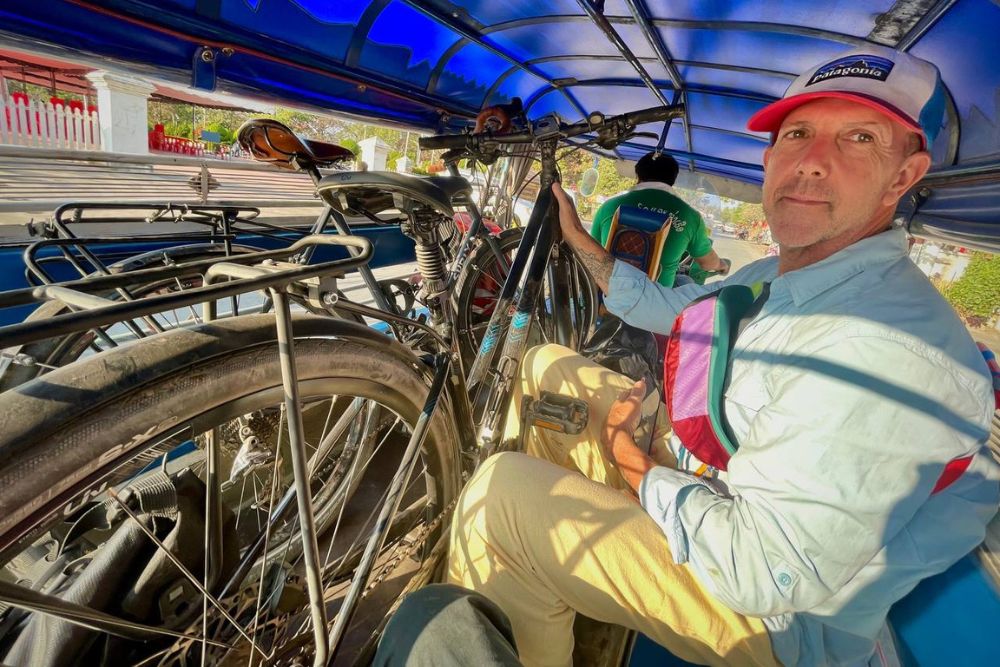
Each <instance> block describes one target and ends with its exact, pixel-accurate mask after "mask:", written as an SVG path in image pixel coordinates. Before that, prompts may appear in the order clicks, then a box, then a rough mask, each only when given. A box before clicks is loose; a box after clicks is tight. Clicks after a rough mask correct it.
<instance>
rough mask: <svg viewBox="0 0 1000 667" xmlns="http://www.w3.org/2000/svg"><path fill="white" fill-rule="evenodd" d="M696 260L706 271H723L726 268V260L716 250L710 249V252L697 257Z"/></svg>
mask: <svg viewBox="0 0 1000 667" xmlns="http://www.w3.org/2000/svg"><path fill="white" fill-rule="evenodd" d="M694 261H696V262H697V263H698V266H700V267H701V268H702V269H703V270H705V271H721V270H722V269H724V268H725V262H724V261H723V259H722V258H721V257H719V255H718V253H716V252H715V251H714V250H709V251H708V254H706V255H702V256H701V257H695V258H694Z"/></svg>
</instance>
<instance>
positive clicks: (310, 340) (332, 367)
mask: <svg viewBox="0 0 1000 667" xmlns="http://www.w3.org/2000/svg"><path fill="white" fill-rule="evenodd" d="M295 340H296V343H295V353H296V357H297V361H298V363H297V366H298V370H299V382H300V386H302V387H304V388H308V387H310V386H312V385H318V384H323V383H325V384H326V385H329V384H330V383H335V384H336V385H337V386H338V387H345V386H349V387H350V389H351V391H352V392H357V393H356V394H351V395H358V396H370V397H371V398H372V400H375V399H377V401H378V402H379V403H380V404H382V405H386V406H387V407H389V408H390V409H391V410H393V411H394V412H396V413H397V414H399V415H400V416H401V417H403V418H405V420H406V423H408V424H409V425H410V426H412V424H414V423H415V422H416V420H417V417H418V416H419V414H420V411H421V410H422V408H423V401H424V399H425V398H426V395H427V391H428V386H429V373H428V372H427V370H426V368H424V367H423V366H422V365H421V364H420V363H419V362H418V361H417V360H416V359H415V358H414V357H413V355H412V354H411V353H410V352H409V351H408V350H406V348H404V347H403V346H401V345H399V344H398V343H395V342H393V341H391V340H390V339H388V338H387V337H380V338H379V339H377V341H373V339H372V333H371V330H370V329H368V328H367V327H364V326H361V325H356V324H354V323H349V322H344V321H338V320H333V319H330V318H324V317H317V316H312V315H305V316H296V317H295ZM280 387H281V375H280V368H279V364H278V359H277V343H276V336H275V326H274V316H273V315H248V316H241V317H236V318H231V319H228V320H220V321H218V322H213V323H210V324H206V325H201V326H198V327H194V328H190V329H176V330H172V331H168V332H165V333H162V334H157V335H155V336H152V337H150V338H148V339H146V340H144V341H143V342H141V343H137V344H135V345H131V346H128V347H124V348H123V347H120V348H115V349H112V350H109V351H106V352H104V353H102V354H100V355H96V356H94V357H91V358H88V359H84V360H81V361H79V362H77V363H75V364H72V365H70V366H67V367H64V368H60V369H58V370H54V371H52V372H50V373H48V374H46V375H45V376H43V377H41V378H38V379H36V380H33V381H31V382H29V383H26V384H24V385H22V386H20V387H18V388H15V389H14V390H12V391H9V392H6V393H5V394H3V395H2V396H0V461H3V463H2V464H0V517H2V518H0V564H2V563H6V562H7V561H8V560H9V559H10V558H11V557H13V555H16V554H17V553H20V550H21V549H23V548H25V547H26V546H27V545H28V544H30V543H31V542H32V540H34V539H35V538H36V537H37V536H38V535H40V534H43V533H44V531H45V526H46V525H47V524H46V519H49V520H50V521H51V520H54V519H53V518H52V517H60V516H62V515H63V514H64V513H65V509H66V507H67V503H69V502H71V501H72V500H73V499H75V498H77V497H79V496H80V494H82V493H85V492H89V490H90V489H92V488H99V487H100V480H101V479H102V478H104V479H105V480H106V479H107V476H108V475H110V474H111V472H112V471H115V474H124V473H121V472H120V471H121V470H122V469H123V468H126V467H127V465H126V464H127V462H129V461H135V459H136V457H137V456H138V455H139V453H141V452H142V451H143V450H144V448H145V447H149V446H151V444H150V443H153V442H156V441H157V438H158V437H162V436H163V434H165V433H167V432H169V431H170V429H172V428H174V427H175V426H176V425H177V424H183V423H185V422H186V421H188V420H193V419H197V418H198V416H199V415H205V414H209V413H211V412H212V411H213V410H218V409H220V406H225V405H227V404H228V403H230V402H233V401H237V400H241V398H242V397H246V396H252V395H256V394H259V393H261V392H269V391H270V392H277V391H278V390H280ZM303 396H305V394H304V395H303ZM84 397H85V398H84ZM457 443H458V437H457V434H456V429H455V423H454V419H453V417H452V416H451V409H450V405H449V402H448V401H447V400H442V401H440V402H439V404H438V413H437V414H436V415H435V418H434V420H433V421H432V422H431V426H430V429H429V433H428V438H427V440H426V442H425V445H424V449H423V451H422V458H423V461H424V463H425V465H426V468H427V474H428V475H429V477H428V480H427V484H428V488H427V494H428V497H429V501H430V503H432V504H433V506H434V507H435V508H437V509H438V510H440V509H442V508H445V507H448V506H450V504H451V503H452V502H453V500H454V499H455V497H456V496H457V493H458V491H459V489H460V486H461V475H460V471H459V469H458V466H459V463H458V460H459V459H458V454H457V451H456V448H457ZM100 488H103V487H100Z"/></svg>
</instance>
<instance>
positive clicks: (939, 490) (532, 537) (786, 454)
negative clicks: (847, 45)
mask: <svg viewBox="0 0 1000 667" xmlns="http://www.w3.org/2000/svg"><path fill="white" fill-rule="evenodd" d="M943 95H944V93H943V90H942V86H941V82H940V78H939V75H938V72H937V70H936V68H935V67H934V66H933V65H931V64H930V63H928V62H925V61H923V60H920V59H917V58H915V57H913V56H911V55H908V54H904V53H897V52H895V51H893V50H890V49H887V48H883V47H879V46H875V45H871V44H868V45H865V46H864V47H862V48H861V49H860V50H855V51H852V52H849V53H846V54H843V55H841V56H838V57H837V58H835V59H832V60H830V61H828V62H824V63H820V64H819V65H817V66H816V67H813V68H811V69H809V70H808V71H806V72H804V73H803V74H802V75H801V76H800V77H798V78H797V79H796V80H795V81H794V82H793V83H792V84H791V86H790V87H789V89H788V91H787V92H786V93H785V96H784V98H783V99H781V100H779V101H777V102H775V103H773V104H771V105H770V106H768V107H766V108H764V109H763V110H761V111H760V112H758V113H757V114H756V115H754V116H753V118H751V119H750V122H749V128H750V129H751V130H753V131H763V132H770V133H771V136H772V143H771V145H770V146H769V147H768V148H767V149H766V150H765V151H764V165H765V176H764V184H763V205H764V211H765V214H766V216H767V221H768V224H769V225H770V228H771V229H772V232H773V235H774V238H775V240H776V241H777V242H778V244H779V245H780V248H781V254H780V256H779V257H768V258H764V259H761V260H758V261H756V262H754V263H752V264H750V265H748V266H746V267H744V268H743V269H741V270H740V271H738V272H736V273H735V274H734V275H732V276H730V277H729V278H728V279H727V280H725V281H724V282H723V283H722V285H724V286H729V285H733V286H738V285H758V286H759V287H760V289H759V290H758V291H756V292H755V294H757V296H756V297H755V301H754V303H755V304H757V306H758V312H756V314H754V315H752V316H750V315H748V316H747V318H746V319H745V320H744V321H743V322H742V323H741V325H742V326H741V327H740V329H739V332H738V335H737V336H736V339H735V343H734V345H733V348H732V350H731V351H730V352H729V356H728V358H727V361H726V364H725V365H720V366H717V367H714V368H711V367H709V365H708V364H707V363H705V364H703V365H702V366H701V368H700V369H699V368H698V367H697V364H694V365H692V359H694V360H697V358H696V357H692V358H691V359H688V358H676V359H673V360H672V361H673V364H674V366H675V368H674V371H675V372H676V373H677V374H681V375H683V378H682V379H683V380H686V381H688V383H689V384H690V385H691V386H692V387H694V388H695V389H697V388H698V387H699V385H698V383H699V382H700V381H702V380H703V379H704V377H705V376H714V377H715V378H716V379H719V378H722V379H724V380H725V382H724V384H723V385H722V386H723V391H722V392H721V394H720V399H719V401H720V402H721V405H719V406H718V407H719V413H720V414H721V415H722V417H721V421H720V423H718V424H708V425H707V426H705V430H706V432H708V433H711V434H713V435H715V436H717V437H718V438H726V437H727V438H728V439H729V440H731V443H733V449H734V451H733V452H731V453H723V454H724V455H723V456H722V457H721V458H720V459H718V460H716V463H717V465H709V464H708V463H707V462H705V461H702V460H699V459H698V458H697V457H696V456H694V455H693V453H692V447H693V446H694V441H695V440H698V438H695V437H694V436H692V435H690V430H688V431H686V433H688V435H686V436H685V437H686V438H687V439H686V440H683V441H682V440H681V438H680V437H679V436H678V433H679V432H680V430H681V429H680V427H681V420H682V418H683V419H686V418H687V416H688V415H686V414H681V412H682V410H679V409H677V404H676V403H675V404H674V405H675V409H674V413H673V414H671V417H672V418H673V420H674V424H673V430H674V432H673V433H672V434H671V435H670V437H669V438H668V437H666V434H665V432H663V431H662V430H661V431H660V432H654V433H653V436H654V437H653V439H652V443H651V446H650V445H649V444H648V441H647V439H646V438H645V437H642V438H637V437H636V436H635V428H636V424H637V422H638V420H639V418H640V414H641V413H642V412H643V411H644V409H646V408H647V407H648V406H643V405H642V404H641V397H642V396H644V395H645V389H644V387H642V386H641V384H637V385H633V384H632V383H631V382H630V381H629V380H626V379H625V378H623V377H622V376H619V375H617V374H615V373H613V372H611V371H609V370H607V369H604V368H600V367H597V366H595V365H594V364H592V363H589V362H587V361H586V360H584V359H582V358H581V357H579V356H578V355H576V354H574V353H573V352H571V351H570V350H568V349H565V348H561V347H557V346H552V345H548V346H544V347H541V348H535V349H533V350H532V351H530V352H529V353H528V354H527V355H526V358H525V360H524V364H523V369H522V370H523V377H522V379H521V383H520V387H519V390H518V391H516V392H515V396H514V398H513V401H512V406H518V405H520V402H521V398H522V396H523V395H525V394H530V395H532V396H536V397H537V396H538V394H539V392H540V391H541V390H542V389H548V390H550V391H556V392H559V393H562V394H570V395H574V396H578V397H582V398H584V399H585V400H587V401H588V403H589V406H590V422H589V424H588V426H587V428H586V429H585V430H584V431H583V433H581V434H580V435H577V436H567V435H561V434H558V433H556V432H554V431H546V430H540V429H538V428H532V429H530V431H529V432H528V433H527V434H526V435H527V437H526V443H527V445H526V447H527V454H521V453H502V454H498V455H495V456H493V457H491V458H490V459H488V460H487V461H486V462H485V463H484V465H483V466H481V467H480V469H479V470H478V471H477V473H476V474H475V476H474V477H473V479H472V480H471V481H470V483H469V484H468V485H467V487H466V488H465V490H464V492H463V494H462V496H461V497H460V500H459V503H458V506H457V507H456V510H455V518H454V521H453V524H452V533H451V545H450V558H449V569H448V577H449V580H450V582H451V583H454V584H458V585H461V586H464V587H465V588H471V589H474V590H475V591H477V592H479V593H481V594H483V595H485V596H486V597H487V598H488V599H489V600H491V601H492V602H494V603H495V604H496V605H498V606H499V607H500V609H501V610H502V611H503V612H504V613H505V614H506V615H507V616H508V617H509V618H510V621H511V626H512V628H513V635H514V639H515V640H516V645H517V648H518V651H519V653H520V657H521V660H523V661H524V663H525V664H527V665H569V664H570V663H571V659H572V652H573V620H574V617H575V615H576V613H577V612H580V613H583V614H586V615H587V616H590V617H592V618H595V619H598V620H602V621H606V622H610V623H616V624H620V625H623V626H626V627H629V628H632V629H635V630H639V631H641V632H643V633H645V634H647V635H648V636H650V637H651V638H652V639H654V640H655V641H656V642H658V643H660V644H662V645H663V646H665V647H666V648H667V649H669V650H670V651H671V652H672V653H674V654H675V655H677V656H678V657H680V658H682V659H684V660H687V661H689V662H694V663H700V664H711V665H722V664H728V665H734V664H735V665H767V666H770V665H776V664H784V665H864V664H867V662H868V660H869V659H870V656H872V654H873V652H874V650H875V639H876V637H877V636H878V634H879V633H880V631H881V630H882V628H883V626H884V622H885V618H886V614H887V612H888V610H889V607H890V606H891V605H892V604H893V603H894V602H896V601H897V600H899V599H900V598H902V597H903V596H904V595H906V594H907V593H908V592H909V591H910V590H912V589H913V587H914V586H916V584H917V583H918V582H919V581H921V580H922V579H924V578H926V577H929V576H931V575H934V574H936V573H939V572H942V571H944V570H945V569H947V568H948V567H949V566H951V565H952V564H953V563H955V562H956V561H957V560H958V559H960V558H961V557H962V556H963V555H965V554H966V553H968V552H969V551H970V550H971V549H973V548H974V547H975V546H976V545H977V544H979V543H980V541H982V539H983V536H984V531H985V526H986V524H987V522H988V521H989V520H990V518H991V517H992V516H993V515H994V513H995V512H996V509H997V502H998V484H997V480H998V478H1000V472H998V466H997V464H996V462H994V461H993V459H992V458H991V456H990V454H989V453H988V451H987V450H986V449H985V448H984V443H985V441H986V439H987V436H988V434H989V428H990V419H991V416H992V414H993V409H994V406H993V398H992V395H991V387H990V379H989V373H988V370H987V368H986V366H985V364H984V362H983V359H982V357H981V356H980V354H979V351H978V350H977V349H976V347H975V345H974V344H973V342H972V340H971V338H970V337H969V334H968V333H967V331H966V329H965V327H964V326H963V325H962V323H961V322H960V321H959V319H958V318H957V316H956V315H955V314H954V312H953V311H952V310H951V308H950V307H949V306H948V304H947V303H946V302H945V301H944V300H943V299H942V297H941V296H940V295H939V294H938V292H937V291H936V290H935V289H934V287H933V286H932V285H931V283H930V282H929V281H928V280H927V278H926V277H925V276H924V275H923V274H922V273H921V272H920V270H919V269H918V268H917V267H916V266H915V265H914V264H913V263H912V262H911V261H910V259H909V258H908V256H907V238H906V233H905V231H904V230H902V229H900V228H897V227H894V225H893V214H894V211H895V209H896V205H897V203H898V201H899V200H900V198H901V197H902V196H903V195H904V193H906V192H907V191H908V190H910V189H911V188H912V187H913V186H914V185H915V184H916V183H917V182H918V181H920V179H921V178H922V177H923V175H924V174H925V173H926V172H927V170H928V168H929V166H930V164H931V158H930V154H929V153H928V147H929V145H930V143H931V142H932V141H933V139H934V137H935V135H936V134H937V132H938V130H939V128H940V126H941V124H942V109H943V102H942V100H943ZM553 190H554V191H555V194H556V196H557V197H558V200H559V204H560V223H561V227H562V232H563V236H564V239H565V240H566V242H568V243H569V244H570V245H571V246H572V247H573V249H574V250H575V252H576V254H577V256H578V257H579V258H580V260H581V261H582V262H584V264H585V265H586V266H587V267H588V269H589V270H590V272H591V273H592V274H593V276H594V278H595V279H596V281H597V283H598V285H599V286H600V287H601V288H602V289H603V290H604V291H605V293H606V294H607V300H606V302H605V303H606V304H607V307H608V309H609V310H610V311H611V312H613V313H615V314H616V315H618V316H620V317H622V318H623V319H624V320H625V321H626V322H628V323H630V324H632V325H635V326H638V327H641V328H645V329H649V330H652V331H656V332H660V333H667V332H670V331H671V329H672V327H673V326H674V324H675V322H677V321H683V322H684V323H686V324H691V325H692V326H694V325H696V324H697V319H698V318H697V317H695V315H697V314H698V313H699V312H702V311H700V310H698V309H696V308H695V306H696V305H697V304H695V305H691V304H692V301H693V300H695V299H697V298H698V297H701V296H703V295H705V294H706V293H708V292H709V290H710V289H712V288H715V289H717V288H718V287H719V285H718V284H716V285H714V286H712V288H708V287H702V286H698V285H689V286H685V287H681V288H677V289H673V290H671V289H667V288H664V287H662V286H659V285H657V284H656V283H653V282H651V281H650V280H648V279H647V278H646V277H645V275H643V274H642V272H640V271H639V270H637V269H635V268H634V267H630V266H629V265H627V264H625V263H622V262H615V261H614V260H613V259H612V258H610V257H609V256H608V255H607V253H606V252H605V251H604V249H603V248H601V246H600V245H599V244H598V243H597V242H596V241H594V240H593V239H592V238H591V237H590V236H589V235H588V234H587V232H586V231H585V230H584V229H583V227H582V226H581V224H580V221H579V219H578V218H577V216H576V214H575V212H574V210H573V208H572V203H571V202H570V200H569V199H568V197H566V195H565V193H564V192H563V191H562V190H561V189H560V188H559V186H558V185H555V186H553ZM765 284H766V287H765ZM738 289H743V288H738ZM699 303H701V302H699ZM679 316H682V317H679ZM702 333H703V334H704V335H702V336H701V340H702V341H709V342H711V341H713V340H714V339H715V338H716V336H715V335H714V334H713V332H712V331H711V330H707V331H705V332H702ZM680 342H681V343H682V344H684V343H685V342H689V341H684V340H681V341H680ZM681 350H684V347H681ZM712 351H713V353H715V352H716V351H717V350H716V349H715V348H713V350H712ZM703 360H704V359H703ZM667 361H668V362H670V361H671V359H667ZM667 366H668V373H670V372H671V371H670V370H669V367H670V363H668V364H667ZM681 371H684V372H683V373H681ZM671 379H673V380H676V379H677V378H676V377H673V376H672V378H671ZM674 386H675V387H677V386H679V385H674ZM679 395H680V396H682V398H684V399H688V398H690V399H692V400H693V399H695V398H698V396H697V395H696V394H695V393H694V392H691V391H689V392H687V393H685V392H683V391H681V392H680V394H679ZM682 403H683V401H682ZM682 407H684V406H683V405H682ZM660 412H662V410H660ZM516 413H517V411H516V408H515V409H514V410H513V411H512V414H511V416H510V417H509V418H508V420H507V424H508V429H509V430H508V433H507V435H508V436H510V437H514V436H515V435H516V434H517V431H518V429H519V425H518V424H517V423H516ZM702 435H703V436H705V435H706V433H703V434H702ZM698 444H699V445H700V444H701V441H700V440H698ZM689 445H690V446H689ZM699 451H701V450H700V449H699ZM581 473H583V474H581Z"/></svg>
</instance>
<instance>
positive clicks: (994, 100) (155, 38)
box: [0, 0, 1000, 239]
mask: <svg viewBox="0 0 1000 667" xmlns="http://www.w3.org/2000/svg"><path fill="white" fill-rule="evenodd" d="M0 29H2V30H4V31H7V32H8V33H9V34H10V35H11V36H12V38H13V36H14V35H16V36H17V37H18V38H29V39H32V40H39V41H44V42H47V43H54V44H59V45H62V46H64V47H70V48H73V49H77V50H82V51H85V52H90V53H92V54H96V55H100V56H104V57H111V58H115V59H117V60H120V61H128V62H131V63H142V64H144V65H146V66H149V67H154V68H155V69H156V72H157V76H159V77H163V76H165V75H166V76H169V75H170V73H171V72H172V73H173V76H174V77H178V78H184V79H188V80H192V79H193V80H194V82H195V84H196V85H197V86H200V87H204V88H207V89H211V88H213V87H215V86H223V87H228V88H230V89H233V90H234V91H237V92H243V93H246V92H247V91H248V90H254V91H258V92H263V93H266V94H268V95H272V96H274V97H276V98H278V99H284V100H288V101H292V102H297V103H300V104H307V105H311V106H315V107H319V108H322V109H327V110H334V111H338V112H341V113H347V114H353V115H357V116H362V117H366V118H377V119H380V120H382V121H387V122H392V123H398V124H402V125H406V126H410V127H417V128H424V129H427V130H431V131H437V130H442V129H449V128H450V129H455V128H457V127H459V126H463V125H464V124H465V123H467V122H468V120H469V119H471V118H472V117H473V116H474V115H475V113H476V112H477V111H478V110H479V109H480V108H482V107H483V106H486V105H489V104H492V103H497V102H504V101H508V100H510V99H511V98H513V97H515V96H518V97H521V98H522V99H523V100H524V102H525V106H526V107H527V110H528V115H529V117H532V118H537V117H539V116H543V115H545V114H549V113H557V114H559V115H560V116H561V117H562V118H563V119H564V120H566V121H569V122H572V121H576V120H579V119H581V118H582V117H583V116H584V115H585V114H586V113H587V112H589V111H603V112H605V113H608V114H613V113H619V112H623V111H630V110H635V109H639V108H643V107H649V106H654V105H657V104H661V103H664V102H673V101H675V100H676V101H683V102H684V103H685V105H686V114H685V116H684V118H683V119H680V120H677V121H674V122H673V123H672V124H671V126H670V127H669V128H668V129H667V133H666V138H665V146H666V149H667V150H668V151H669V152H670V153H672V154H673V155H674V156H675V157H677V158H678V161H679V162H681V164H682V166H684V167H689V168H692V169H696V170H697V171H699V172H701V173H705V174H713V175H717V176H722V177H726V178H730V179H736V180H738V181H743V182H748V183H759V182H760V180H761V178H762V168H761V153H762V151H763V149H764V148H765V147H766V146H767V141H768V137H767V136H766V135H762V134H759V133H753V132H749V131H747V130H746V129H745V124H746V120H747V119H748V118H749V117H750V116H751V114H753V113H754V112H755V111H756V110H758V109H760V108H761V107H763V106H764V105H766V104H767V103H768V102H770V101H772V100H774V99H776V98H778V97H780V95H781V94H782V92H783V91H784V89H785V87H786V86H787V85H788V83H789V82H790V81H791V79H792V78H793V77H794V75H795V74H797V73H799V72H801V71H803V70H805V69H806V68H808V67H809V66H811V65H813V64H815V63H817V62H818V61H820V60H822V59H824V58H827V57H830V56H833V55H835V54H836V53H838V52H840V51H843V50H845V49H847V48H850V47H852V46H855V45H859V44H864V43H866V42H871V43H878V44H884V45H888V46H891V47H894V48H897V49H900V50H905V51H910V52H912V53H913V54H914V55H917V56H920V57H922V58H926V59H928V60H930V61H932V62H934V63H935V64H936V65H937V66H938V67H939V68H940V70H941V73H942V78H943V81H944V83H945V86H946V88H947V90H948V93H949V99H948V108H947V111H948V114H947V116H948V117H947V120H946V125H945V128H944V130H943V131H942V132H941V134H940V136H939V139H938V140H937V141H936V142H935V144H934V146H933V147H932V154H933V156H934V159H935V170H936V171H938V172H940V173H942V174H944V173H947V174H948V176H947V177H946V176H939V177H938V181H937V182H936V183H937V187H936V188H935V189H934V190H933V192H932V193H931V197H930V200H929V201H927V202H926V203H924V204H923V205H922V208H921V213H920V214H918V221H922V222H923V223H924V224H925V225H927V226H928V229H930V226H932V225H933V226H934V227H935V229H937V230H938V231H940V232H942V233H948V234H951V233H959V234H972V235H974V236H977V237H980V238H981V239H982V238H985V237H990V236H992V237H994V238H1000V225H998V224H997V223H998V220H997V219H996V218H997V216H996V215H995V214H994V213H993V212H992V207H986V208H983V207H981V206H965V205H963V204H962V200H963V198H962V197H954V196H949V197H944V196H939V194H941V193H943V190H942V188H943V186H944V185H945V184H947V183H950V182H952V176H953V175H954V170H956V169H963V170H966V171H967V170H968V168H975V169H976V170H977V173H976V174H975V179H976V183H977V184H978V185H977V187H979V188H981V189H982V188H986V189H987V190H990V193H989V196H990V197H992V196H993V195H994V194H996V195H998V196H1000V190H997V189H995V188H994V186H993V185H991V184H989V185H984V184H983V179H984V176H983V174H982V173H981V172H983V171H985V172H987V176H986V177H985V178H986V180H987V181H993V180H994V179H993V178H992V175H993V174H995V172H996V166H997V164H998V163H1000V132H998V129H997V115H998V105H1000V94H998V90H1000V88H998V86H1000V67H998V66H997V64H996V63H998V62H1000V40H997V39H996V35H997V34H998V33H1000V7H998V5H997V3H996V2H994V1H992V0H896V1H895V2H894V1H893V0H827V1H825V2H822V3H818V2H801V1H800V0H669V1H668V0H604V1H603V2H602V1H600V0H545V1H544V2H539V1H537V0H333V1H331V0H102V1H100V2H98V1H94V0H46V1H45V2H31V3H25V2H19V1H18V0H0ZM642 129H644V130H647V131H653V132H656V133H657V134H660V133H661V132H662V131H663V130H664V128H663V127H662V126H652V127H647V128H642ZM656 143H657V141H656V140H655V139H648V140H646V139H642V140H637V141H635V142H633V143H631V144H628V145H623V146H621V147H620V148H619V149H618V153H617V154H618V156H619V157H622V158H625V159H636V158H638V157H639V156H640V155H642V154H643V153H645V152H647V151H648V150H650V149H651V148H652V147H654V146H655V145H656ZM965 178H966V179H967V178H969V176H968V175H967V174H966V176H965ZM991 188H994V189H993V190H991ZM980 194H982V193H980ZM988 199H989V197H988ZM977 201H980V202H981V201H983V200H981V199H980V200H977ZM992 201H997V200H996V199H993V200H992ZM931 211H934V213H933V214H931ZM970 225H972V226H970Z"/></svg>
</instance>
